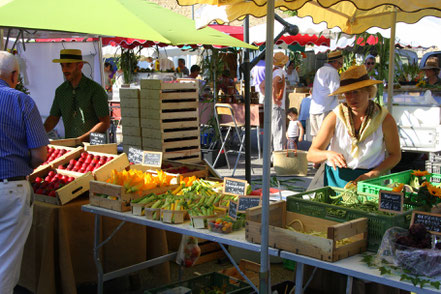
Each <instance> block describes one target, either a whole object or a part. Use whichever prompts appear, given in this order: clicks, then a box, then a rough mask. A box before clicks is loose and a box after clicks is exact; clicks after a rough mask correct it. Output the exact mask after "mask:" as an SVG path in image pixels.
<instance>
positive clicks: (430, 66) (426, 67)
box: [421, 65, 439, 70]
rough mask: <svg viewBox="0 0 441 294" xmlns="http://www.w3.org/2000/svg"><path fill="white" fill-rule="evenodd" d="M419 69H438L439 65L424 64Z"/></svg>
mask: <svg viewBox="0 0 441 294" xmlns="http://www.w3.org/2000/svg"><path fill="white" fill-rule="evenodd" d="M421 69H423V70H424V69H439V67H438V66H433V65H426V66H424V67H422V68H421Z"/></svg>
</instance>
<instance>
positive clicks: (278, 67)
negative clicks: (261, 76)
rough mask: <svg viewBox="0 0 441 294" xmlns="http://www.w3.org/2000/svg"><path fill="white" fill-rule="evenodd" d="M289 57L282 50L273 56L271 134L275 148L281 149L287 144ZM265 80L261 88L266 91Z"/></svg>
mask: <svg viewBox="0 0 441 294" xmlns="http://www.w3.org/2000/svg"><path fill="white" fill-rule="evenodd" d="M288 60H289V57H288V56H286V55H285V54H283V53H282V52H277V53H276V54H274V56H273V80H272V98H273V101H272V110H271V135H272V140H273V150H274V151H280V150H283V148H285V146H286V135H285V134H286V116H285V100H286V71H285V70H284V69H283V67H284V66H285V64H286V63H287V62H288ZM264 85H265V80H263V81H262V83H261V84H260V88H261V90H262V91H263V93H265V87H264Z"/></svg>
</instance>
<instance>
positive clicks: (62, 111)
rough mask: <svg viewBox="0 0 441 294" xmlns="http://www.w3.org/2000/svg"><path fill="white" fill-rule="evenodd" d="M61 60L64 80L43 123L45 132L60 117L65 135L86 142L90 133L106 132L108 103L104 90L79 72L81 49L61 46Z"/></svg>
mask: <svg viewBox="0 0 441 294" xmlns="http://www.w3.org/2000/svg"><path fill="white" fill-rule="evenodd" d="M52 62H55V63H60V64H61V70H62V71H63V75H64V77H65V78H66V81H65V82H64V83H62V84H61V85H60V86H59V87H58V88H57V90H56V91H55V98H54V101H53V103H52V107H51V110H50V114H49V117H48V118H47V119H46V121H45V122H44V127H45V129H46V132H49V131H51V130H52V129H53V128H54V127H55V126H56V125H57V123H58V121H59V120H60V117H63V124H64V131H65V137H66V138H77V139H78V140H79V141H80V142H83V141H88V140H89V135H90V133H92V132H94V133H105V132H106V131H107V129H108V128H109V126H110V116H109V104H108V96H107V94H106V91H105V90H104V89H103V87H101V85H99V84H98V83H96V82H95V81H93V80H91V79H89V78H87V77H85V76H84V75H83V73H82V72H81V69H82V68H83V65H84V62H87V61H84V60H83V57H82V55H81V50H78V49H63V50H61V51H60V59H54V60H53V61H52Z"/></svg>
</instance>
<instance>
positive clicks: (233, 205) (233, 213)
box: [228, 201, 237, 220]
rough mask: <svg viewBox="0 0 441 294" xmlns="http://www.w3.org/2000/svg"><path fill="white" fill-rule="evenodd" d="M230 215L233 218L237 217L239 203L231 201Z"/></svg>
mask: <svg viewBox="0 0 441 294" xmlns="http://www.w3.org/2000/svg"><path fill="white" fill-rule="evenodd" d="M228 216H229V217H231V218H232V219H234V220H236V219H237V203H236V202H234V201H230V206H229V208H228Z"/></svg>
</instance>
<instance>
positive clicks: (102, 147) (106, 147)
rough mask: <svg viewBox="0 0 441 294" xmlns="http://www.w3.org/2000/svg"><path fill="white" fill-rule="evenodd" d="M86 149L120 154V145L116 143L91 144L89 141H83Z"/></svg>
mask: <svg viewBox="0 0 441 294" xmlns="http://www.w3.org/2000/svg"><path fill="white" fill-rule="evenodd" d="M83 145H84V150H85V151H87V152H101V153H107V154H118V146H117V144H116V143H109V144H99V145H90V143H88V142H83Z"/></svg>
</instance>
